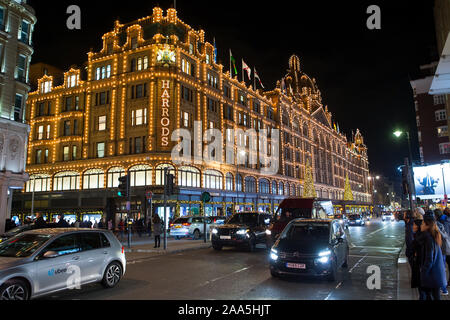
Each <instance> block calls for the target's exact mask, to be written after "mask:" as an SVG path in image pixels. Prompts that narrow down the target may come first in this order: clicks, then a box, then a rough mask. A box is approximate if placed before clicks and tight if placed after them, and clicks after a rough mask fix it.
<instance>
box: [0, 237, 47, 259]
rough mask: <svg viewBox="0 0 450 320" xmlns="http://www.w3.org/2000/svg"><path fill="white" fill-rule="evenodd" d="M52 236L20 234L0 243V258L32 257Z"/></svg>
mask: <svg viewBox="0 0 450 320" xmlns="http://www.w3.org/2000/svg"><path fill="white" fill-rule="evenodd" d="M51 237H52V236H51V235H47V234H22V235H18V236H16V237H14V238H12V239H10V240H8V241H5V242H3V243H0V257H9V258H25V257H29V256H30V255H32V254H33V253H34V252H36V250H38V249H39V248H40V247H41V246H42V245H43V244H44V243H46V242H47V241H48V240H49V239H50V238H51Z"/></svg>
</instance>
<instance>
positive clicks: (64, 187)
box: [53, 171, 80, 191]
mask: <svg viewBox="0 0 450 320" xmlns="http://www.w3.org/2000/svg"><path fill="white" fill-rule="evenodd" d="M79 183H80V174H79V173H78V172H74V171H67V172H60V173H57V174H56V175H55V177H54V178H53V190H54V191H69V190H78V186H79Z"/></svg>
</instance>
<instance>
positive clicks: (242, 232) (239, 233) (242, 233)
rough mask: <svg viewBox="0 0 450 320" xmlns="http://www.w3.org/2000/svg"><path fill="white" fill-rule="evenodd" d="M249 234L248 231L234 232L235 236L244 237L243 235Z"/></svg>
mask: <svg viewBox="0 0 450 320" xmlns="http://www.w3.org/2000/svg"><path fill="white" fill-rule="evenodd" d="M248 232H249V230H239V231H238V232H236V234H238V235H241V236H242V235H244V234H247V233H248Z"/></svg>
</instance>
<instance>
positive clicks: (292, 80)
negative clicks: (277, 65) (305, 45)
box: [284, 55, 318, 95]
mask: <svg viewBox="0 0 450 320" xmlns="http://www.w3.org/2000/svg"><path fill="white" fill-rule="evenodd" d="M284 79H285V83H286V89H287V92H288V93H290V87H292V91H293V93H294V95H297V94H299V95H301V94H303V93H304V92H305V88H306V89H307V92H308V93H309V91H310V90H311V93H313V94H314V93H317V91H318V88H317V85H316V83H315V81H314V80H312V79H311V78H310V77H309V76H308V75H307V74H305V73H304V72H303V71H302V70H301V63H300V58H299V57H298V56H296V55H292V56H291V57H290V58H289V70H288V74H287V75H286V76H285V78H284Z"/></svg>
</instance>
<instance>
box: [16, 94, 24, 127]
mask: <svg viewBox="0 0 450 320" xmlns="http://www.w3.org/2000/svg"><path fill="white" fill-rule="evenodd" d="M22 106H23V96H22V95H21V94H16V100H15V104H14V121H22Z"/></svg>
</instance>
